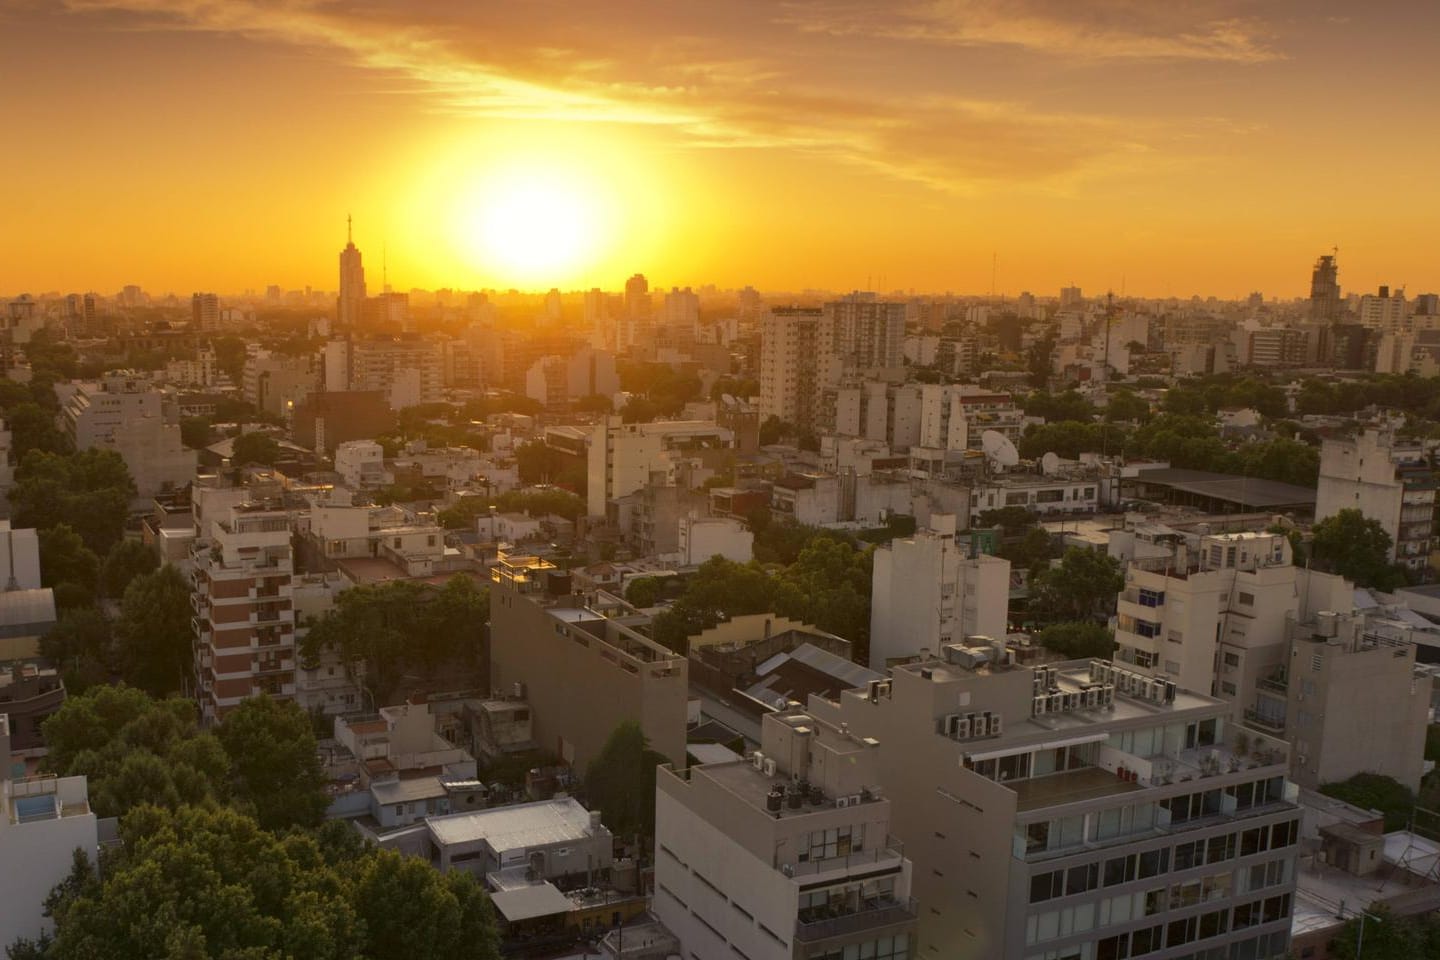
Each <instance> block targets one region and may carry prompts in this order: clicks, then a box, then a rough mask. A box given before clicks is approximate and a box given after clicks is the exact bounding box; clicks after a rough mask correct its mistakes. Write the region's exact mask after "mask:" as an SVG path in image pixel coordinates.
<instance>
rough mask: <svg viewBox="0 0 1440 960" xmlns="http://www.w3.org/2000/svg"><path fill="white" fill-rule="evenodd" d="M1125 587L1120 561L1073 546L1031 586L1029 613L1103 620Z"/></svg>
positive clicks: (1051, 617)
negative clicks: (1056, 564) (1057, 563)
mask: <svg viewBox="0 0 1440 960" xmlns="http://www.w3.org/2000/svg"><path fill="white" fill-rule="evenodd" d="M1124 586H1125V575H1124V573H1122V572H1121V569H1120V562H1119V561H1118V560H1116V559H1115V558H1114V557H1110V556H1107V555H1105V554H1103V553H1100V552H1098V551H1095V550H1088V549H1085V548H1083V547H1071V548H1070V549H1069V550H1067V551H1065V555H1064V556H1063V557H1061V558H1060V563H1059V565H1058V566H1055V567H1051V568H1049V569H1048V570H1045V571H1043V572H1041V574H1040V575H1039V576H1038V577H1036V578H1035V580H1034V581H1033V582H1032V585H1031V594H1030V612H1031V613H1032V614H1033V615H1035V616H1036V617H1037V618H1039V619H1041V620H1045V621H1049V622H1058V621H1084V620H1095V619H1103V617H1105V616H1106V615H1108V613H1109V612H1110V611H1112V610H1114V607H1115V597H1116V595H1117V594H1118V593H1119V592H1120V590H1121V589H1122V588H1123V587H1124Z"/></svg>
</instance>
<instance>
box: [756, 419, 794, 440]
mask: <svg viewBox="0 0 1440 960" xmlns="http://www.w3.org/2000/svg"><path fill="white" fill-rule="evenodd" d="M794 432H795V428H794V427H792V426H791V425H790V424H788V423H786V422H785V421H784V420H781V419H780V418H779V417H777V416H775V415H774V414H773V413H772V414H771V415H770V416H768V417H766V418H765V422H764V423H762V424H760V446H762V447H769V446H772V445H774V444H777V443H780V442H781V441H782V440H784V439H785V437H787V436H788V435H790V434H792V433H794Z"/></svg>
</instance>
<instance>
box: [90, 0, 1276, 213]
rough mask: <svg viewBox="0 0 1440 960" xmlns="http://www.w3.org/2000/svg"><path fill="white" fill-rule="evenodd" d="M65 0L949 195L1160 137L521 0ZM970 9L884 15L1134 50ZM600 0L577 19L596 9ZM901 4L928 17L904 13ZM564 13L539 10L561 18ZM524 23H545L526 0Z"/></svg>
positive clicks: (569, 117) (1071, 165)
mask: <svg viewBox="0 0 1440 960" xmlns="http://www.w3.org/2000/svg"><path fill="white" fill-rule="evenodd" d="M66 5H67V8H68V9H69V10H71V11H73V12H75V13H82V14H83V13H90V14H108V15H111V16H112V17H114V16H119V17H121V18H123V20H124V24H125V25H126V26H127V27H128V28H141V29H164V30H198V31H209V32H216V33H223V34H229V35H235V36H241V37H245V38H249V39H252V40H256V41H261V42H272V43H284V44H289V45H297V46H303V47H308V48H313V49H316V50H320V51H324V52H326V53H328V54H330V55H334V56H337V57H339V58H341V59H343V60H345V61H348V62H352V63H354V64H357V65H359V66H361V67H363V68H366V69H370V70H374V71H377V72H379V73H380V74H382V75H385V76H389V77H393V78H399V79H401V80H403V81H406V82H408V83H410V84H413V85H414V86H415V87H416V88H418V90H419V91H420V92H421V93H422V94H423V95H424V96H426V97H427V98H428V100H429V102H430V104H431V106H432V108H433V109H435V110H438V111H443V112H446V113H452V114H463V115H473V116H482V117H491V118H516V119H541V120H560V121H567V122H585V123H612V124H640V125H650V126H663V127H667V128H671V129H673V130H674V131H676V133H677V135H678V136H680V137H681V138H683V142H684V143H687V144H690V145H693V146H697V147H708V148H736V147H741V148H780V149H785V150H789V151H794V152H801V153H809V154H814V155H817V156H823V157H826V158H831V159H836V160H839V161H842V162H845V163H849V164H853V165H857V166H860V167H863V168H867V169H872V170H875V171H879V172H881V173H883V174H885V175H886V176H889V177H893V178H896V179H900V180H904V181H909V182H914V183H921V184H925V185H927V186H929V187H933V188H935V189H939V190H945V191H951V192H962V193H963V192H969V191H973V190H976V189H980V188H983V187H984V186H985V185H987V184H996V183H1027V184H1038V185H1041V186H1046V187H1050V188H1057V189H1068V188H1070V187H1073V185H1074V184H1075V183H1077V182H1078V181H1079V180H1080V179H1082V178H1084V177H1087V176H1091V175H1094V174H1096V173H1098V172H1103V171H1114V170H1116V169H1120V168H1126V167H1128V166H1130V165H1133V164H1134V163H1135V162H1136V158H1139V157H1144V156H1147V155H1150V154H1152V153H1153V152H1154V150H1155V149H1156V148H1155V146H1154V145H1153V144H1155V143H1159V142H1162V141H1163V140H1165V139H1166V137H1165V136H1164V135H1163V134H1162V132H1161V131H1160V130H1159V128H1158V126H1157V123H1158V122H1152V123H1146V122H1136V121H1133V120H1130V121H1125V122H1123V123H1122V122H1121V121H1119V120H1117V119H1114V118H1110V117H1106V116H1103V115H1087V114H1077V113H1074V112H1048V111H1045V110H1043V109H1038V108H1036V107H1034V106H1031V105H1029V104H1027V103H1025V102H1023V101H1020V100H1015V101H992V100H984V99H976V98H971V97H966V96H964V95H961V94H958V93H956V92H955V91H954V90H951V89H946V87H945V85H944V84H943V83H931V84H929V85H927V84H926V83H925V81H924V80H923V78H922V79H921V80H920V81H919V82H918V83H917V84H916V85H915V88H914V89H913V90H910V91H908V92H901V93H895V92H892V93H890V94H889V95H887V96H885V97H879V96H876V95H873V94H865V93H857V92H856V91H855V90H853V89H848V88H847V86H846V85H845V84H844V83H843V80H837V79H836V78H835V77H834V76H815V75H813V73H805V72H804V71H796V70H794V69H793V68H792V66H791V65H789V64H787V63H786V58H785V57H783V56H780V57H777V56H776V55H775V54H774V52H773V50H772V51H771V52H770V54H769V55H768V56H762V55H756V54H754V53H753V51H752V50H751V49H749V43H748V40H747V38H746V37H744V36H743V35H742V36H732V37H728V38H726V37H717V38H714V39H712V38H710V37H705V36H698V35H694V34H688V35H680V34H678V32H677V34H676V35H665V34H664V32H663V31H661V30H657V31H656V33H655V34H654V35H650V36H642V37H641V38H639V39H636V38H633V37H626V38H622V39H620V40H615V39H614V37H615V36H620V35H622V34H623V33H624V31H622V30H620V29H619V28H617V29H616V30H615V31H603V30H590V31H588V36H589V37H590V38H593V39H589V40H587V29H586V28H587V27H594V26H595V24H587V23H583V22H582V23H580V24H578V25H577V24H574V23H571V24H569V26H570V29H568V30H566V31H563V32H562V31H560V30H558V29H556V30H552V29H535V27H534V24H529V25H527V24H525V23H524V22H523V16H524V12H525V11H527V10H528V9H529V8H528V7H523V8H518V12H517V8H507V10H506V13H505V16H508V17H509V19H508V20H506V19H504V17H503V16H501V15H499V14H497V15H495V16H489V15H477V16H476V17H475V18H474V19H466V20H461V19H456V20H438V19H432V20H429V21H428V22H427V21H425V20H418V19H417V17H421V16H424V15H425V14H423V13H418V12H417V11H415V10H412V9H411V8H410V7H409V6H408V5H407V6H403V7H399V8H395V9H388V10H387V8H385V7H383V6H374V5H372V6H369V7H366V8H364V9H363V10H362V9H356V8H352V7H348V6H344V5H341V4H338V3H334V2H324V0H66ZM971 6H972V5H971V4H956V3H927V4H923V5H918V6H913V7H907V8H905V10H906V11H909V12H908V13H906V14H905V15H904V16H900V17H898V18H896V19H894V20H893V22H891V24H890V27H889V28H888V29H889V35H892V36H906V35H907V34H906V31H907V30H918V31H921V32H920V33H917V34H916V37H917V38H919V37H921V36H925V37H926V38H930V37H929V35H928V34H925V33H924V31H925V30H929V31H940V33H937V34H936V37H937V38H944V37H950V36H952V35H953V36H954V37H960V36H965V37H972V38H973V37H978V36H991V37H1011V38H1016V37H1023V38H1026V39H1024V40H1023V41H1022V40H1019V39H995V40H991V41H981V40H974V39H971V40H959V39H954V40H949V41H947V42H1004V43H1021V42H1024V43H1025V44H1026V45H1030V46H1037V47H1048V48H1065V47H1066V45H1067V44H1068V45H1071V46H1075V47H1077V48H1078V47H1086V48H1093V47H1096V46H1099V47H1104V48H1108V49H1110V50H1112V53H1110V54H1109V55H1111V56H1116V55H1119V54H1118V53H1115V52H1113V51H1117V50H1119V49H1120V47H1121V46H1122V40H1124V42H1126V43H1130V44H1131V46H1132V48H1134V49H1138V46H1137V45H1138V44H1139V43H1140V41H1139V40H1138V39H1136V37H1134V36H1130V37H1129V39H1128V40H1126V39H1125V37H1126V36H1127V35H1122V34H1119V33H1116V32H1115V30H1114V29H1113V28H1103V29H1102V28H1096V30H1097V32H1095V33H1094V34H1093V35H1092V42H1091V43H1089V44H1084V43H1081V42H1080V41H1079V40H1078V39H1077V38H1076V36H1075V28H1073V26H1072V27H1066V28H1065V30H1068V31H1069V33H1068V34H1066V33H1065V30H1062V29H1061V27H1059V26H1057V25H1056V24H1057V22H1058V21H1055V20H1054V19H1053V18H1052V19H1046V18H1045V17H1039V16H1036V17H1032V18H1031V19H1028V20H1021V21H1017V20H1013V19H1012V20H1009V21H1002V19H1001V18H998V17H996V18H992V19H991V20H989V21H987V25H981V26H974V25H971V26H968V27H964V28H963V30H962V28H961V27H959V26H956V24H958V23H960V22H961V21H962V20H963V19H964V18H963V17H961V16H960V14H961V13H962V12H963V11H961V10H960V8H961V7H966V8H969V7H971ZM604 7H605V5H604V4H602V5H600V7H599V8H597V9H595V10H591V11H590V13H591V15H592V16H599V15H603V8H604ZM820 7H823V8H824V12H825V13H826V15H827V18H826V19H823V20H822V19H820V18H818V17H807V18H805V22H804V24H803V27H804V30H805V31H807V33H806V35H803V36H802V35H799V34H796V35H792V41H791V42H794V43H797V44H802V45H804V44H808V45H809V46H810V47H813V46H815V45H816V44H824V43H826V42H827V41H826V39H825V37H824V36H816V34H826V33H835V32H844V31H848V30H855V31H860V30H862V29H866V27H865V23H866V22H867V21H866V20H865V19H864V15H866V14H868V13H869V12H870V11H874V10H876V9H877V8H879V9H884V10H891V9H892V8H891V7H890V5H889V4H884V5H879V4H862V3H838V4H837V3H825V4H808V5H806V6H805V7H803V8H802V7H801V6H798V5H791V7H790V8H789V10H788V12H787V14H786V16H787V17H789V18H790V19H791V20H792V22H797V25H800V24H799V23H798V21H796V18H797V17H800V15H801V12H802V9H803V10H809V11H810V12H811V13H817V12H819V8H820ZM572 10H578V5H577V6H576V7H574V8H572ZM750 10H751V12H752V13H754V14H755V15H756V16H757V18H758V22H761V23H763V22H766V21H767V20H768V19H769V17H770V16H771V14H772V13H773V8H770V7H768V6H766V5H764V4H760V5H758V6H752V7H751V8H750ZM916 11H919V12H920V13H923V14H924V15H925V17H927V18H928V19H919V18H917V14H916ZM567 12H571V11H567V10H561V11H560V13H559V14H558V15H557V14H554V12H553V11H552V12H551V14H549V15H553V16H557V18H558V19H563V18H564V16H565V14H566V13H567ZM429 16H431V17H434V16H435V14H433V13H431V14H429ZM535 16H536V17H538V18H541V19H542V20H543V18H545V17H546V16H547V13H546V4H544V3H542V2H539V0H537V4H536V9H535ZM577 18H578V14H577ZM907 24H908V25H909V26H906V25H907ZM927 24H928V26H927ZM947 24H948V26H947ZM1017 24H1019V25H1017ZM527 26H528V29H527ZM546 26H547V27H549V26H551V24H548V23H547V24H546ZM631 26H633V24H632V25H631ZM871 29H876V28H873V27H872V28H871ZM947 31H948V32H947ZM957 31H959V32H957ZM601 34H604V36H605V37H606V38H607V39H606V40H602V39H601V37H600V35H601ZM1147 36H1149V35H1147ZM627 40H628V43H627ZM1146 42H1147V43H1149V44H1150V45H1151V46H1150V48H1149V49H1151V50H1157V51H1158V50H1160V49H1164V48H1167V45H1169V46H1172V47H1175V48H1176V49H1181V50H1186V51H1189V54H1188V55H1190V56H1192V57H1195V56H1199V55H1200V51H1202V50H1204V49H1213V50H1214V51H1217V53H1216V54H1214V55H1215V56H1216V57H1217V58H1219V59H1226V58H1228V59H1244V58H1243V57H1242V56H1240V55H1239V54H1240V52H1242V51H1244V50H1245V49H1247V46H1246V44H1247V43H1248V42H1249V41H1247V40H1245V39H1244V37H1243V36H1242V34H1239V33H1237V34H1235V35H1234V36H1230V35H1229V34H1217V35H1216V37H1215V38H1214V39H1212V40H1210V41H1206V40H1204V39H1203V38H1199V37H1189V38H1187V37H1186V36H1184V35H1182V36H1179V37H1171V38H1170V39H1168V40H1165V39H1163V38H1161V37H1160V36H1159V35H1158V34H1156V35H1154V36H1149V39H1148V40H1146ZM617 44H618V45H619V48H618V49H616V48H615V45H617ZM1207 44H1208V45H1209V46H1208V47H1207ZM812 52H813V51H812ZM1130 55H1132V56H1134V55H1139V54H1136V53H1132V54H1130ZM1152 55H1159V54H1158V53H1156V54H1152ZM1179 55H1184V54H1179Z"/></svg>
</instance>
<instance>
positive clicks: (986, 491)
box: [970, 470, 1101, 524]
mask: <svg viewBox="0 0 1440 960" xmlns="http://www.w3.org/2000/svg"><path fill="white" fill-rule="evenodd" d="M1100 488H1101V482H1100V478H1099V477H1098V476H1097V475H1096V474H1095V473H1094V471H1089V470H1079V471H1076V472H1074V473H1073V474H1068V475H1055V476H1044V475H1041V474H1035V473H1003V474H998V473H997V474H991V475H989V476H985V477H979V478H976V479H975V480H974V481H972V482H971V484H970V522H971V523H972V524H974V523H978V522H979V520H980V514H982V513H984V512H986V511H987V510H1000V509H1003V508H1005V507H1024V508H1025V509H1027V510H1030V511H1031V512H1033V513H1038V514H1040V515H1041V516H1042V517H1044V516H1053V515H1062V514H1073V513H1094V512H1095V511H1096V510H1098V509H1099V508H1100Z"/></svg>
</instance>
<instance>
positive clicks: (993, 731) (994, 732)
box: [990, 713, 1000, 737]
mask: <svg viewBox="0 0 1440 960" xmlns="http://www.w3.org/2000/svg"><path fill="white" fill-rule="evenodd" d="M990 736H992V737H998V736H1000V714H998V713H997V714H995V716H993V717H991V718H990Z"/></svg>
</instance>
